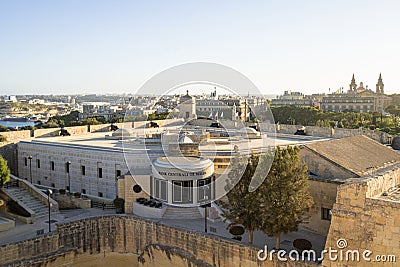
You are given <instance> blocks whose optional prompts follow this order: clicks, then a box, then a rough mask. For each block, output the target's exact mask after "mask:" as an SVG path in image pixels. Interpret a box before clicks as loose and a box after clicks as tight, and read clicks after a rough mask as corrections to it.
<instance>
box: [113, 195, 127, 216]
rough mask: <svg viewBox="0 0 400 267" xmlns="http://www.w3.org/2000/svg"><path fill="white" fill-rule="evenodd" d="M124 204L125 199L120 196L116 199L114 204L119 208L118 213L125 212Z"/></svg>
mask: <svg viewBox="0 0 400 267" xmlns="http://www.w3.org/2000/svg"><path fill="white" fill-rule="evenodd" d="M124 205H125V199H123V198H120V197H118V198H116V199H114V206H115V208H116V209H117V213H124Z"/></svg>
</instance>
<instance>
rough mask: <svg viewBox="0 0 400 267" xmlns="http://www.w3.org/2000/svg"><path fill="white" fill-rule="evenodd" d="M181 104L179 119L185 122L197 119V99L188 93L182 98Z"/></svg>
mask: <svg viewBox="0 0 400 267" xmlns="http://www.w3.org/2000/svg"><path fill="white" fill-rule="evenodd" d="M179 102H180V104H179V118H184V119H185V120H192V119H195V118H196V117H197V116H196V98H195V97H193V96H190V95H189V91H186V95H183V96H181V98H180V101H179Z"/></svg>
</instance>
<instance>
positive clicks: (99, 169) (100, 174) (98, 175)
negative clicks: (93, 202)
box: [97, 168, 103, 178]
mask: <svg viewBox="0 0 400 267" xmlns="http://www.w3.org/2000/svg"><path fill="white" fill-rule="evenodd" d="M97 177H99V178H103V168H98V169H97Z"/></svg>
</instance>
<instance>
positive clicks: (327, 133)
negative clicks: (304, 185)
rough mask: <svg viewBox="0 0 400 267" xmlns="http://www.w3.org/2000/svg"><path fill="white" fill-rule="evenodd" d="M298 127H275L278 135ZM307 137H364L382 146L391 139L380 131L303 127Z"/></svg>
mask: <svg viewBox="0 0 400 267" xmlns="http://www.w3.org/2000/svg"><path fill="white" fill-rule="evenodd" d="M301 127H302V126H300V125H288V124H280V125H279V126H277V131H276V132H278V133H287V134H294V133H295V132H296V131H297V129H299V128H301ZM305 128H306V133H307V135H312V136H324V137H334V138H343V137H349V136H358V135H365V136H368V137H369V138H371V139H374V140H376V141H378V142H381V143H383V144H387V143H389V141H390V139H392V138H393V136H392V135H390V134H387V133H385V132H381V131H374V130H366V129H345V128H335V129H334V131H332V129H331V128H329V127H317V126H305Z"/></svg>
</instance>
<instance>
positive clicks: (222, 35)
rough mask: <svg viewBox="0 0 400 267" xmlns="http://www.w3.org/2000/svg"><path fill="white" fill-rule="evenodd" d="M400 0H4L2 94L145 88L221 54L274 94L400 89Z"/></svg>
mask: <svg viewBox="0 0 400 267" xmlns="http://www.w3.org/2000/svg"><path fill="white" fill-rule="evenodd" d="M398 7H399V3H398V2H396V1H383V2H373V1H352V2H346V1H335V2H334V3H319V2H318V1H304V2H301V3H298V2H295V1H286V2H283V3H278V2H252V3H250V4H249V3H247V4H246V6H243V5H242V4H241V3H240V2H225V1H224V2H218V3H214V2H211V1H202V2H190V3H183V2H175V1H172V2H168V3H165V2H161V1H152V2H150V3H149V2H146V4H144V3H140V2H130V1H120V2H118V3H117V4H116V3H113V2H109V1H85V2H84V3H80V2H78V1H68V2H66V1H63V2H61V1H60V2H51V1H38V2H29V1H13V2H2V3H0V25H2V26H0V34H1V36H2V37H3V38H2V39H3V40H6V41H5V42H2V44H1V45H0V48H1V50H0V59H1V60H0V73H2V75H1V79H0V90H1V92H2V94H82V93H98V94H102V93H135V91H136V90H137V89H138V88H139V87H140V86H141V85H142V84H143V83H145V82H146V81H147V80H148V79H149V78H151V77H152V76H153V75H155V74H157V73H159V72H161V71H163V70H165V69H167V68H169V67H172V66H176V65H179V64H182V63H187V62H198V61H201V62H215V63H219V64H223V65H227V66H230V67H232V68H234V69H236V70H237V71H239V72H241V73H243V74H244V75H245V76H247V77H248V78H249V79H250V80H251V81H253V82H254V83H255V85H256V86H257V87H258V88H259V89H260V91H261V92H262V93H264V94H266V95H271V94H275V95H279V94H282V93H283V92H284V91H285V90H292V91H300V92H302V93H304V94H311V93H329V90H328V89H329V88H330V89H331V90H330V92H334V91H336V90H337V89H338V88H340V87H344V89H345V90H346V89H347V88H348V85H349V83H350V80H351V76H352V75H353V73H354V74H355V78H356V82H357V83H358V84H359V83H360V82H363V83H364V86H365V85H368V86H369V88H370V89H372V90H374V88H375V84H376V82H377V80H378V77H379V73H382V78H383V81H384V83H385V88H386V92H387V93H388V94H392V93H396V92H397V90H398V89H399V88H400V81H399V80H398V79H396V78H397V75H396V74H397V73H396V63H397V62H398V61H399V59H400V56H399V53H397V49H396V48H397V47H398V46H399V45H400V37H399V36H400V34H399V29H398V28H397V27H396V26H397V25H399V23H400V21H399V20H400V19H399V18H398V17H397V16H396V13H395V12H396V10H398Z"/></svg>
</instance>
